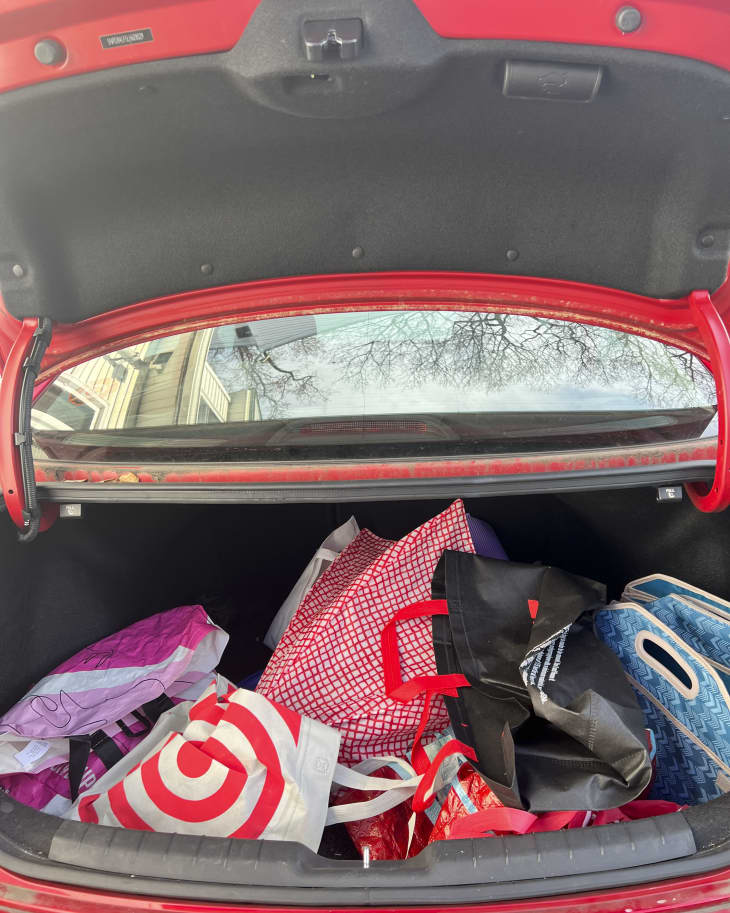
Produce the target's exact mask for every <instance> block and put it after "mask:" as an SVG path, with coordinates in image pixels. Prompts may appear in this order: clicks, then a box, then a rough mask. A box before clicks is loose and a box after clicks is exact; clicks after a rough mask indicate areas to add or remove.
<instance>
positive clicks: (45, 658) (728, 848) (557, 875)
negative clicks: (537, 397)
mask: <svg viewBox="0 0 730 913" xmlns="http://www.w3.org/2000/svg"><path fill="white" fill-rule="evenodd" d="M446 503H447V502H436V501H424V500H411V501H400V502H398V501H387V502H385V501H380V502H378V501H375V500H374V501H371V502H361V503H358V504H354V505H348V504H337V505H335V504H280V505H213V506H205V505H197V506H192V505H159V504H158V505H109V506H107V505H95V504H89V505H84V507H83V516H82V518H81V519H80V520H74V521H71V520H69V521H61V522H59V523H57V524H56V525H55V526H54V527H53V528H52V529H51V530H50V531H49V532H48V533H46V534H44V535H42V536H41V537H40V538H39V539H38V540H37V542H36V544H35V546H34V547H33V548H23V547H22V546H21V545H19V544H17V542H16V541H15V539H14V536H13V535H12V534H11V528H10V524H3V526H2V531H1V534H2V536H3V541H2V547H1V548H0V573H1V574H2V579H1V583H2V589H3V593H4V600H3V622H4V629H5V636H4V637H3V639H2V643H1V645H0V704H1V705H2V706H1V707H0V709H1V710H2V711H3V712H4V711H5V710H7V709H8V708H9V707H10V706H11V705H12V704H13V703H15V702H16V701H17V700H18V699H19V698H20V697H22V695H23V694H24V693H25V692H26V691H27V690H28V689H29V688H30V687H31V686H32V684H33V683H34V682H35V681H37V680H38V679H39V678H41V677H42V676H43V675H44V674H45V673H47V672H48V671H49V670H50V669H52V668H54V667H55V666H56V665H57V664H59V663H60V662H62V661H63V660H64V659H66V658H67V657H69V656H70V655H71V654H73V653H74V652H76V651H77V650H79V649H80V648H82V647H84V646H85V645H88V644H90V643H92V642H94V641H96V640H98V639H100V638H102V637H105V636H106V635H109V634H111V633H113V632H115V631H117V630H119V629H120V628H122V627H124V626H126V625H129V624H131V623H132V622H135V621H137V620H139V619H142V618H145V617H147V616H149V615H152V614H153V613H156V612H159V611H162V610H165V609H169V608H172V607H173V606H176V605H181V604H191V603H201V604H202V605H203V606H204V607H205V608H206V610H207V611H208V613H209V614H210V616H211V617H212V618H213V619H214V620H215V621H216V622H217V623H218V624H220V625H221V626H222V627H223V628H224V629H225V630H227V631H228V632H229V633H230V635H231V637H230V642H229V644H228V647H227V648H226V651H225V653H224V655H223V659H222V662H221V664H220V667H219V668H220V671H221V672H223V673H224V674H225V675H226V676H228V677H229V678H230V679H231V680H232V681H234V682H238V681H240V680H241V679H243V678H245V677H246V676H247V675H249V674H251V673H253V672H255V671H256V670H259V669H261V668H263V666H264V665H265V664H266V662H267V660H268V657H269V656H270V655H271V654H270V651H269V650H268V649H267V648H266V647H265V646H264V645H263V644H262V638H263V636H264V634H265V632H266V630H267V628H268V625H269V623H270V621H271V619H272V618H273V616H274V614H275V613H276V611H277V609H278V608H279V606H280V604H281V603H282V601H283V599H284V597H285V596H286V594H287V593H288V591H289V589H290V588H291V586H292V585H293V583H294V582H295V580H296V579H297V577H298V576H299V573H300V572H301V570H302V568H303V567H304V565H305V564H306V563H307V561H308V560H309V558H310V557H311V554H312V553H313V551H314V550H315V548H316V547H317V546H318V544H319V543H320V542H321V541H322V540H323V539H324V538H325V536H326V535H327V534H328V532H329V531H331V530H332V529H333V528H334V527H335V526H336V525H338V524H340V523H341V522H344V520H346V519H347V517H349V516H350V515H351V514H353V513H354V514H355V516H356V517H357V520H358V522H359V523H360V525H361V527H367V528H370V529H372V530H373V531H374V532H376V533H377V534H379V535H382V536H385V537H390V538H398V537H401V536H403V535H404V534H405V533H407V532H408V531H410V530H411V529H413V528H414V527H416V526H417V525H419V524H420V523H421V522H423V521H424V520H426V519H428V518H429V517H430V516H433V515H434V514H435V513H437V512H438V511H440V510H442V509H443V508H444V507H445V506H446ZM467 508H468V510H469V511H470V513H471V514H473V515H475V516H477V517H481V518H483V519H485V520H487V521H488V522H489V523H491V524H492V525H493V527H494V528H495V530H496V532H497V533H498V535H499V537H500V539H501V541H502V543H503V545H504V547H505V550H506V551H507V553H508V555H509V556H510V558H511V559H513V560H516V561H522V562H535V561H539V562H542V563H546V564H552V565H556V566H558V567H562V568H564V569H566V570H568V571H570V572H573V573H576V574H580V575H585V576H588V577H591V578H593V579H596V580H599V581H602V582H605V583H606V584H607V587H608V594H609V598H617V597H618V596H620V594H621V591H622V589H623V587H624V585H625V584H626V582H627V581H629V580H631V579H634V578H637V577H641V576H644V575H646V574H650V573H654V572H663V573H666V574H669V575H671V576H674V577H678V578H681V579H684V580H687V581H688V582H691V583H692V584H693V585H695V586H698V587H701V588H704V589H707V590H709V591H711V592H713V593H715V594H717V595H718V596H720V597H723V598H727V597H728V596H730V565H729V564H728V562H727V553H728V546H729V545H730V516H728V514H719V515H705V514H701V513H699V512H697V511H696V510H695V509H694V508H693V507H692V506H691V505H690V504H689V503H688V502H687V501H684V502H679V503H660V502H658V501H657V500H656V490H655V489H635V490H619V491H612V492H591V493H576V494H564V495H534V496H518V497H502V498H491V499H486V498H485V499H469V500H468V501H467ZM729 811H730V797H724V798H720V799H717V800H714V801H713V802H711V803H708V804H707V805H706V806H698V807H696V808H689V809H687V810H686V811H683V812H680V813H677V814H673V815H668V816H664V817H663V818H655V819H647V820H645V821H636V822H632V823H630V824H614V825H608V826H604V827H596V828H589V829H586V830H577V831H563V832H556V833H547V834H539V835H533V836H526V837H510V838H489V839H482V840H476V841H449V842H447V843H438V844H432V845H430V846H429V847H427V849H426V850H424V851H423V852H422V853H421V854H420V855H418V856H417V857H415V858H414V859H411V860H409V861H407V862H382V863H375V864H373V865H372V866H371V868H369V869H364V868H363V863H362V860H360V859H358V857H357V854H356V853H355V852H354V851H353V847H352V846H351V845H350V846H348V843H347V838H346V835H345V834H344V831H343V832H342V833H340V834H337V833H334V832H333V831H332V829H331V828H330V829H327V830H326V831H325V834H326V836H325V840H324V841H323V846H322V848H321V850H320V854H321V855H320V856H319V857H318V856H315V855H314V854H312V853H311V852H310V851H309V850H306V849H305V848H304V847H302V846H300V845H297V844H291V843H289V844H287V843H279V842H268V843H266V842H261V841H247V840H223V839H215V838H198V837H186V836H179V835H177V836H174V835H170V834H155V833H151V832H146V833H141V832H135V831H127V830H119V829H115V828H106V827H100V826H98V825H90V824H81V823H76V822H71V821H63V820H61V819H59V818H55V817H53V816H50V815H44V814H42V813H40V812H36V811H34V810H31V809H28V808H25V807H23V806H20V805H19V804H18V803H16V802H15V801H14V800H10V799H9V797H4V798H2V800H1V801H0V865H1V866H4V867H7V868H9V869H11V870H13V871H16V872H20V873H26V874H29V875H33V876H34V877H38V878H43V879H48V880H54V881H64V882H68V881H71V882H72V883H74V882H75V883H80V884H84V885H86V886H89V887H104V888H107V889H114V888H116V889H119V890H127V891H130V890H131V891H135V892H139V893H143V894H157V895H164V896H184V897H187V898H191V897H204V898H206V899H209V900H213V899H227V900H235V899H239V900H240V899H243V898H245V899H246V900H247V901H249V902H255V901H256V900H260V901H265V902H267V903H277V904H287V903H297V904H302V903H311V904H314V903H319V904H324V903H326V904H330V903H331V904H338V903H339V904H347V905H365V904H377V903H381V904H382V903H426V902H429V903H431V902H436V901H437V900H439V899H444V900H448V902H450V903H455V902H458V901H464V902H470V901H475V900H477V899H478V900H482V901H483V900H489V899H496V898H517V897H535V896H538V895H545V894H559V893H560V894H562V893H566V892H571V891H577V890H580V889H586V888H591V889H599V888H601V887H608V886H612V887H616V886H618V885H621V884H637V883H641V882H645V881H658V880H660V879H662V878H668V877H676V876H678V875H681V874H683V873H692V872H699V871H703V870H705V871H707V870H710V869H714V868H718V867H720V866H722V865H726V864H727V861H728V859H730V815H729V814H728V812H729ZM328 832H329V833H328ZM323 856H329V857H330V858H329V859H327V858H322V857H323ZM130 875H134V876H135V878H134V881H130V878H129V876H130ZM303 889H306V890H303Z"/></svg>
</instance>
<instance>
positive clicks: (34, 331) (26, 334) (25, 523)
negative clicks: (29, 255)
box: [0, 317, 58, 542]
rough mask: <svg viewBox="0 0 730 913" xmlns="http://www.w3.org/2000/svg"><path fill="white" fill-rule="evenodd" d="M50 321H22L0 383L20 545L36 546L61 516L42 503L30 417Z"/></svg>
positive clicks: (11, 506)
mask: <svg viewBox="0 0 730 913" xmlns="http://www.w3.org/2000/svg"><path fill="white" fill-rule="evenodd" d="M51 333H52V323H51V321H50V319H49V318H48V317H41V318H39V319H38V320H31V319H26V320H24V321H23V323H22V326H21V328H20V332H19V334H18V336H17V338H16V340H15V342H14V343H13V347H12V349H11V350H10V354H9V356H8V360H7V362H6V364H5V370H4V371H3V376H2V383H0V485H2V492H3V497H4V499H5V505H6V507H7V510H8V513H9V514H10V517H11V519H12V521H13V523H15V525H16V526H17V527H18V528H19V530H20V533H19V535H18V538H19V539H20V541H21V542H31V541H32V540H33V539H35V537H36V536H37V535H38V533H39V532H40V531H41V530H42V529H46V528H47V527H48V526H50V524H51V523H52V522H53V520H54V519H55V515H56V514H57V512H58V508H57V506H56V505H49V506H48V508H46V509H43V508H41V505H40V504H39V503H38V497H37V491H36V481H35V469H34V466H33V436H32V432H31V412H32V408H33V394H34V389H35V382H36V379H37V378H38V374H39V373H40V367H41V362H42V360H43V356H44V354H45V352H46V349H47V348H48V343H49V342H50V340H51Z"/></svg>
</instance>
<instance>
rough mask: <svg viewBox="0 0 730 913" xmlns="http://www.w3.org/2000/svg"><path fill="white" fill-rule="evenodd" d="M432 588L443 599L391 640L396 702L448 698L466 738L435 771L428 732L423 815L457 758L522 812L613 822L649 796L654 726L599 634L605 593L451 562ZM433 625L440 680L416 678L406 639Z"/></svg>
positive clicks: (567, 577)
mask: <svg viewBox="0 0 730 913" xmlns="http://www.w3.org/2000/svg"><path fill="white" fill-rule="evenodd" d="M432 587H433V597H434V598H433V599H431V600H424V601H422V602H420V603H415V604H413V605H411V606H408V607H406V608H404V609H402V610H401V611H400V612H397V613H396V614H395V615H394V616H393V617H392V618H391V620H390V622H389V623H388V625H386V627H385V629H384V631H383V635H382V647H383V669H384V678H385V682H386V693H387V694H388V695H389V696H390V697H391V698H393V699H394V700H396V701H399V702H402V703H403V704H404V705H406V706H408V705H409V704H410V702H411V701H413V700H414V699H416V698H419V699H420V700H421V702H423V700H424V699H425V702H426V706H428V702H429V700H431V699H436V700H438V699H439V698H438V695H444V697H445V701H446V706H447V707H448V711H449V716H450V719H451V725H452V727H453V729H454V732H455V733H456V734H457V739H456V740H455V741H454V742H453V743H452V744H451V745H446V746H444V748H442V750H441V752H440V754H439V755H438V756H437V758H436V759H435V760H434V761H433V762H432V763H431V764H430V765H429V764H428V761H427V759H426V758H425V757H424V756H423V754H422V747H421V744H420V743H421V741H422V737H423V733H424V727H421V728H420V729H419V731H418V732H417V736H416V739H415V740H414V746H413V753H412V760H413V764H414V767H415V768H416V770H417V771H418V772H419V773H421V772H424V771H425V770H426V768H428V770H429V773H428V776H425V777H424V780H423V781H422V783H421V785H420V786H419V789H418V791H417V793H416V795H415V796H414V799H413V807H414V809H416V811H418V810H420V809H421V808H422V807H424V806H425V805H426V804H427V802H428V801H429V789H430V779H431V776H432V775H433V773H434V772H435V770H436V769H437V768H438V763H439V762H440V761H441V760H442V759H443V757H445V756H446V755H447V754H448V753H449V752H454V751H460V752H461V753H463V754H464V755H465V756H466V757H467V758H468V759H470V760H471V761H472V762H473V763H474V765H475V767H476V768H477V769H478V770H479V771H480V772H481V773H482V774H483V775H484V777H485V778H486V780H487V783H488V785H489V787H490V789H492V791H493V792H494V793H495V795H496V796H497V798H498V799H499V801H500V802H501V803H502V804H503V805H505V806H508V807H512V808H523V809H527V810H529V811H532V812H547V811H568V810H573V809H592V810H603V809H610V808H615V807H617V806H620V805H623V804H624V803H626V802H628V801H631V800H632V799H634V798H636V797H637V796H638V795H640V794H641V793H642V791H643V790H644V789H645V788H646V786H647V785H648V784H649V781H650V779H651V774H652V768H651V760H650V757H649V749H648V745H647V742H646V736H645V728H644V719H643V715H642V712H641V710H640V708H639V706H638V704H637V701H636V698H635V696H634V693H633V691H632V689H631V687H630V686H629V685H628V683H627V682H626V680H625V677H624V676H623V674H622V668H621V664H620V662H619V660H618V658H617V657H616V655H615V654H614V653H613V652H612V651H611V650H610V649H608V648H607V647H606V645H605V644H603V643H602V642H601V641H600V640H598V638H597V637H596V636H595V634H594V633H593V622H592V613H593V612H594V611H595V610H596V609H598V608H601V607H603V605H604V603H605V591H604V588H603V586H602V585H600V584H598V583H596V582H594V581H592V580H587V579H585V578H582V577H576V576H574V575H572V574H568V573H566V572H565V571H561V570H559V569H557V568H553V567H544V566H540V565H528V564H516V563H510V562H503V561H495V560H493V559H489V558H482V557H479V556H475V555H467V554H464V553H460V552H456V551H447V552H445V554H444V557H443V559H442V561H441V562H440V563H439V566H438V568H437V569H436V573H435V574H434V579H433V585H432ZM429 616H430V617H432V618H433V643H434V650H435V656H436V663H437V671H438V674H437V675H432V674H431V673H430V671H426V670H424V671H422V672H421V674H420V675H419V674H416V675H415V676H413V675H409V674H407V673H404V670H403V669H402V666H401V664H400V661H399V651H400V650H401V649H402V646H403V643H404V642H405V639H406V637H407V635H404V634H403V633H401V632H400V630H399V628H400V627H401V625H402V623H403V622H404V621H406V620H411V619H415V618H423V617H429ZM420 706H421V707H423V703H421V705H420ZM426 718H427V717H426V713H425V712H424V719H426Z"/></svg>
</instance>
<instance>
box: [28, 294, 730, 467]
mask: <svg viewBox="0 0 730 913" xmlns="http://www.w3.org/2000/svg"><path fill="white" fill-rule="evenodd" d="M716 399H717V397H716V392H715V384H714V380H713V378H712V375H711V374H710V373H709V372H708V370H707V369H706V368H705V367H704V365H703V364H702V363H701V362H700V361H699V359H697V357H696V356H694V355H692V354H689V353H687V352H683V351H680V350H678V349H673V348H670V347H667V346H665V345H663V344H661V343H659V342H656V341H653V340H648V339H644V338H642V337H639V336H632V335H629V334H626V333H621V332H617V331H615V330H607V329H602V328H597V327H591V326H586V325H583V324H577V323H570V322H566V321H560V320H547V319H538V318H533V317H525V316H515V315H505V314H491V313H490V314H485V313H463V312H453V311H381V312H359V313H339V314H328V315H322V316H297V317H283V318H277V319H268V320H258V321H251V322H249V323H239V324H236V325H232V326H224V327H217V328H214V329H204V330H196V331H195V332H191V333H182V334H178V335H175V336H168V337H166V338H163V339H157V340H154V341H152V342H144V343H140V344H138V345H133V346H130V347H128V348H126V349H121V350H119V351H117V352H112V353H110V354H107V355H102V356H100V357H98V358H94V359H91V360H90V361H87V362H85V363H84V364H81V365H78V366H77V367H74V368H71V369H70V370H67V371H65V372H64V373H63V374H61V375H60V376H59V377H58V378H57V379H56V380H55V381H54V382H53V383H52V384H50V386H48V387H47V388H46V389H45V390H44V392H43V393H42V394H41V396H40V397H39V398H38V400H37V401H36V404H35V409H34V411H33V428H34V430H35V434H34V441H35V445H36V450H37V452H38V456H45V457H46V458H50V459H62V460H69V459H71V460H94V461H112V460H113V461H118V460H120V459H121V460H126V459H131V458H136V459H142V458H144V459H145V460H146V461H155V460H157V461H161V462H189V461H233V460H235V461H241V460H259V459H266V460H276V459H282V460H286V459H301V458H305V457H308V458H310V459H317V458H329V457H339V458H347V457H372V456H396V457H397V456H427V455H429V454H433V455H448V454H467V453H487V452H488V453H506V452H512V453H515V452H525V451H547V450H559V449H574V448H581V447H596V446H601V447H603V446H626V445H631V444H652V443H659V442H666V441H679V440H690V439H694V438H699V437H701V436H703V435H704V436H706V435H710V434H712V433H714V419H715V411H716Z"/></svg>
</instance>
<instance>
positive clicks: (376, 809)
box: [325, 757, 422, 826]
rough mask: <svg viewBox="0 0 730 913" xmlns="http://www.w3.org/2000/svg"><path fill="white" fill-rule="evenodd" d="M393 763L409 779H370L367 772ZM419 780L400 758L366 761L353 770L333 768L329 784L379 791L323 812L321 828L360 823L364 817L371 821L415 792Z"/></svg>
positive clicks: (418, 776)
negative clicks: (400, 768) (323, 821)
mask: <svg viewBox="0 0 730 913" xmlns="http://www.w3.org/2000/svg"><path fill="white" fill-rule="evenodd" d="M393 762H396V763H397V764H398V766H399V767H403V768H405V769H406V773H408V774H410V776H409V777H408V778H407V779H405V780H390V779H388V778H386V777H372V776H369V774H370V772H371V771H373V770H377V769H378V768H379V767H384V766H385V765H387V764H390V763H393ZM421 779H422V777H421V776H420V775H418V774H417V773H416V771H415V770H414V769H413V768H412V767H411V765H410V764H408V762H407V761H404V760H403V759H402V758H391V757H385V758H367V759H366V760H365V761H362V762H361V763H360V764H357V765H356V766H355V767H345V766H344V765H342V764H338V765H337V766H336V767H335V774H334V777H333V782H334V783H337V784H339V785H340V786H347V787H349V788H351V789H358V790H362V791H363V792H373V791H374V790H378V791H380V795H379V796H376V797H375V798H374V799H368V800H366V801H364V802H348V803H347V804H345V805H332V806H330V808H329V809H328V810H327V820H326V822H325V826H328V825H330V824H343V823H346V822H348V821H362V820H364V819H365V818H374V817H375V816H376V815H382V814H383V812H387V811H390V809H391V808H395V807H396V806H397V805H400V804H401V803H402V802H405V801H406V799H410V798H411V796H412V795H413V794H414V793H415V791H416V788H417V786H418V784H419V783H420V782H421Z"/></svg>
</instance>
